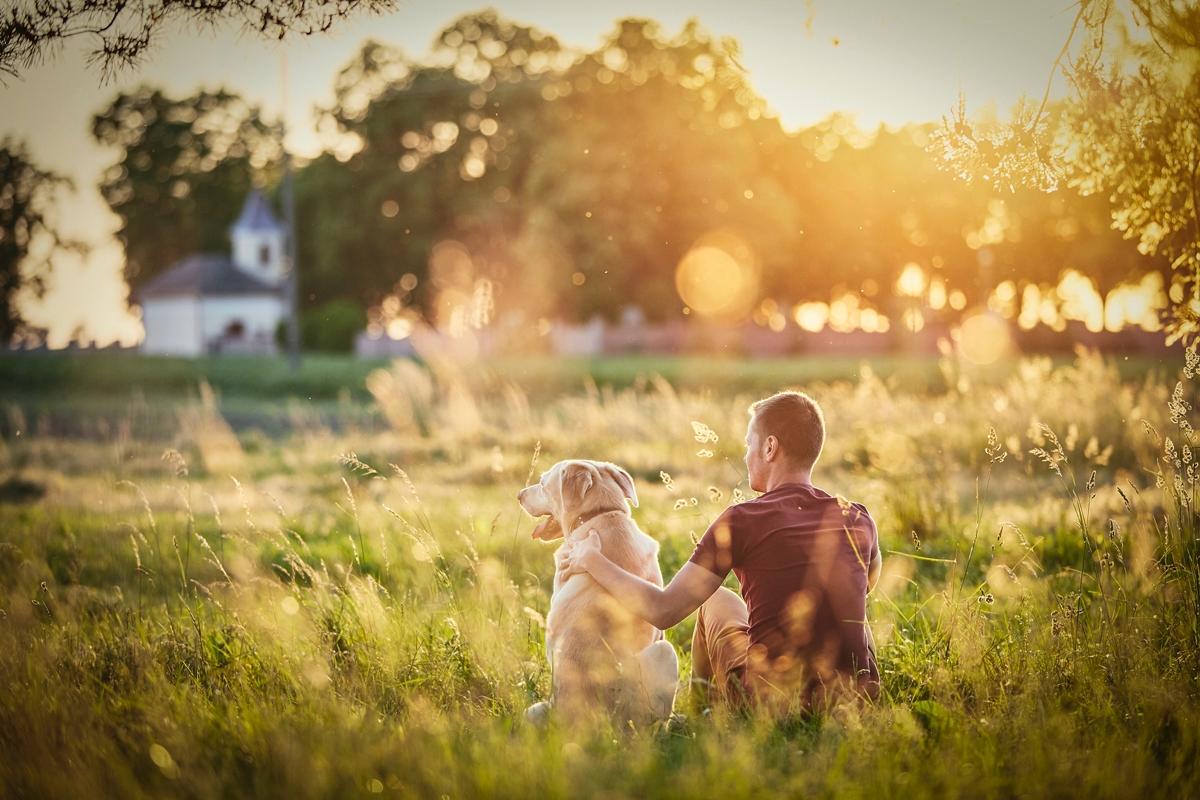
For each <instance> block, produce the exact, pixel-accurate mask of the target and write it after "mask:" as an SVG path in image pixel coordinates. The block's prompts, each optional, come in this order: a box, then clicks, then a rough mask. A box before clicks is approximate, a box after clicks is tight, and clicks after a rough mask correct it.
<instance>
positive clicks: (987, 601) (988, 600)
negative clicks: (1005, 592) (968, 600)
mask: <svg viewBox="0 0 1200 800" xmlns="http://www.w3.org/2000/svg"><path fill="white" fill-rule="evenodd" d="M975 599H976V600H978V601H979V602H980V603H983V604H984V605H989V606H990V605H991V604H992V603H995V602H996V598H995V597H993V596H992V593H991V592H988V593H987V594H981V595H979V597H977V598H975Z"/></svg>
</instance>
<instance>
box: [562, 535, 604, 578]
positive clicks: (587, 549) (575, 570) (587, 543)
mask: <svg viewBox="0 0 1200 800" xmlns="http://www.w3.org/2000/svg"><path fill="white" fill-rule="evenodd" d="M599 553H600V534H599V533H597V532H596V530H595V528H592V529H590V530H589V531H588V535H587V538H586V539H580V540H579V541H577V542H573V543H572V544H570V545H568V546H567V548H566V550H565V551H564V552H563V559H562V564H561V570H562V576H563V580H566V579H567V578H569V577H571V576H572V575H582V574H583V573H585V572H587V571H588V568H587V564H588V561H589V559H591V558H592V557H594V556H595V555H598V554H599Z"/></svg>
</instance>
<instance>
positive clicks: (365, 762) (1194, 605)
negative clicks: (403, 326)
mask: <svg viewBox="0 0 1200 800" xmlns="http://www.w3.org/2000/svg"><path fill="white" fill-rule="evenodd" d="M1179 366H1180V367H1181V368H1182V369H1181V374H1180V375H1179V381H1178V382H1176V381H1175V380H1171V381H1164V380H1162V379H1161V378H1158V377H1154V376H1151V377H1142V378H1138V379H1123V378H1122V377H1121V376H1120V374H1119V373H1118V371H1117V369H1116V365H1115V364H1113V363H1112V362H1107V361H1105V360H1103V359H1101V358H1099V357H1098V356H1095V355H1088V354H1080V356H1079V357H1078V358H1077V359H1076V360H1075V361H1074V362H1073V363H1071V364H1069V365H1065V366H1055V365H1053V364H1052V363H1051V362H1049V361H1045V360H1038V359H1031V360H1027V361H1025V362H1023V363H1022V364H1021V365H1020V367H1019V369H1017V370H1016V371H1015V372H1014V373H1013V374H1012V375H1011V376H1009V377H1007V378H1005V379H1002V380H999V381H997V380H994V379H989V380H984V381H981V380H979V377H980V376H978V375H976V374H973V373H972V372H971V371H970V370H968V369H966V368H963V367H962V366H961V365H959V364H956V363H954V362H951V361H946V362H944V363H943V365H942V367H943V371H944V378H945V380H944V385H945V386H946V387H948V388H947V389H945V390H942V389H939V390H936V391H911V390H908V389H905V388H901V387H899V386H897V385H896V384H894V383H891V382H889V381H888V380H884V379H880V378H877V377H875V376H874V375H873V374H872V373H871V372H870V371H866V372H865V374H863V375H862V377H861V378H860V379H859V380H856V381H853V382H851V381H842V380H839V381H833V382H809V383H806V384H805V386H804V388H805V389H806V390H808V391H810V392H811V393H812V394H814V396H816V397H817V398H818V400H819V401H820V402H821V403H822V405H823V406H824V408H825V411H826V416H827V420H828V424H829V431H830V437H829V442H828V444H827V449H826V453H825V455H824V456H823V458H822V462H821V464H820V465H819V468H818V472H817V474H816V476H815V477H816V480H817V482H818V483H819V484H820V485H822V486H824V487H825V488H827V489H829V490H830V491H835V492H839V493H841V494H843V495H846V496H848V497H851V498H854V499H856V500H861V501H862V502H863V503H865V504H866V506H867V507H868V508H869V509H870V510H871V512H872V514H873V516H874V517H875V518H876V520H877V521H878V524H879V527H880V531H881V535H882V539H883V549H884V553H885V570H884V575H883V578H882V579H881V583H880V586H879V588H878V589H877V590H876V592H875V593H874V595H873V596H872V598H871V602H870V618H871V623H872V628H873V632H874V636H875V640H876V642H877V645H878V647H879V650H880V662H881V668H882V673H883V681H884V697H883V699H882V700H881V701H880V702H879V703H878V704H876V705H875V706H872V707H868V708H864V709H848V708H847V709H840V710H838V711H837V712H836V713H834V714H831V715H829V716H825V717H820V718H799V717H797V718H785V719H767V718H759V717H753V716H751V717H745V716H737V715H729V714H727V713H725V712H724V711H722V710H721V709H719V708H718V709H715V710H714V711H713V713H711V714H703V713H701V709H699V708H697V707H696V705H695V704H694V702H693V699H692V698H691V696H690V693H689V692H688V690H687V688H686V687H687V685H688V684H687V678H688V673H689V671H690V656H689V642H690V626H691V621H690V620H689V621H685V622H684V623H683V624H681V625H680V626H678V627H677V628H676V629H674V630H672V631H671V632H669V637H670V639H671V641H672V642H673V643H674V644H675V645H676V647H677V649H679V651H680V652H681V654H682V656H683V672H684V675H683V679H684V684H683V686H684V690H683V691H682V692H681V696H680V700H679V702H678V706H677V707H678V709H679V710H680V712H681V714H680V716H679V717H678V718H677V719H675V720H674V721H673V722H672V723H671V724H670V725H666V726H658V727H655V728H651V729H644V730H630V729H624V728H611V727H609V728H603V729H595V730H586V731H579V730H572V729H561V728H552V729H551V730H549V731H544V732H540V731H534V730H530V729H529V728H528V727H527V726H525V725H524V724H523V723H522V722H521V720H522V711H523V709H524V708H525V706H526V705H528V704H529V703H530V702H532V701H533V700H536V699H541V698H544V697H545V696H546V694H547V692H548V689H549V668H548V666H547V664H546V661H545V656H544V652H543V637H544V630H543V626H544V619H545V614H546V611H547V607H548V602H549V587H550V582H551V577H552V564H551V559H550V549H549V548H547V547H545V546H544V545H542V544H540V543H536V542H533V541H530V539H529V535H528V534H529V532H530V530H531V528H532V525H533V522H532V520H528V519H526V518H525V517H524V516H523V514H522V513H521V512H520V510H519V508H518V507H517V505H516V502H515V497H514V496H515V492H516V490H517V489H518V488H520V486H522V485H524V483H525V482H526V481H527V479H528V476H529V474H530V473H531V472H534V471H536V470H537V469H540V468H543V467H545V466H546V465H548V464H550V463H553V462H554V461H556V460H558V459H560V458H566V457H596V458H605V459H609V460H613V461H616V462H618V463H621V464H622V465H624V466H626V467H627V468H629V469H630V471H631V472H632V473H633V474H634V475H635V478H636V479H637V482H638V491H639V495H640V496H641V499H642V505H641V507H640V509H638V510H637V512H636V516H637V519H638V521H639V524H640V525H641V527H642V528H643V529H644V530H646V531H648V532H649V533H650V534H651V535H653V536H655V537H656V538H658V539H659V540H660V541H661V543H662V555H661V558H662V561H663V568H664V572H665V573H667V574H671V573H673V572H674V570H676V569H677V568H678V567H679V566H680V565H681V564H682V562H683V561H684V560H685V559H686V558H687V556H688V555H689V554H690V550H691V546H692V545H691V542H692V537H694V536H698V535H699V534H700V533H702V532H703V530H704V527H705V526H706V525H707V523H708V522H709V521H710V520H711V519H712V518H713V517H715V516H716V514H717V513H718V512H719V511H720V509H721V508H722V507H723V506H724V505H725V504H726V503H728V502H730V501H731V499H734V498H736V497H737V496H738V495H739V494H749V492H748V489H747V487H746V486H745V483H744V481H743V478H744V476H743V468H742V465H741V453H742V434H743V433H744V430H745V420H746V415H745V408H746V406H747V404H748V403H749V401H750V400H752V399H754V395H753V394H751V393H749V392H738V391H730V392H722V391H720V390H719V387H713V388H710V389H709V390H705V391H694V390H683V389H679V388H678V387H676V386H675V385H673V384H672V383H670V382H668V381H666V380H662V379H653V378H652V379H648V380H644V381H636V382H634V383H633V384H631V385H629V386H627V387H624V388H611V387H603V386H597V385H596V384H595V383H588V384H586V385H585V386H584V388H583V390H582V391H579V392H572V393H568V394H564V395H561V396H555V397H551V398H549V399H544V400H538V399H531V398H530V396H529V395H528V394H527V393H526V392H525V391H524V389H523V387H522V386H521V385H519V382H516V381H511V380H507V381H506V380H503V379H502V378H500V377H497V376H496V375H494V374H493V375H491V376H488V375H482V374H480V373H479V372H478V371H467V370H463V369H461V368H457V367H455V366H454V365H453V364H449V363H444V364H438V363H434V364H431V365H429V367H427V368H416V367H414V366H413V365H411V364H400V365H397V366H395V367H394V368H390V369H388V370H387V371H384V372H380V373H377V374H375V375H373V376H371V377H370V378H369V379H368V381H367V385H368V387H369V390H370V391H371V392H372V393H373V394H374V395H375V398H376V402H377V403H378V405H379V410H380V414H381V415H383V417H384V418H385V419H387V420H388V424H389V428H388V429H387V430H386V431H385V432H383V433H379V432H378V431H356V430H353V429H351V430H339V431H334V430H330V429H328V428H325V427H323V426H321V425H320V424H319V423H313V422H311V421H310V422H308V423H306V424H305V425H302V426H299V427H297V428H296V429H295V431H294V432H293V433H292V434H291V435H290V436H287V437H282V438H276V439H267V438H263V437H258V436H250V435H246V434H242V435H238V434H235V433H234V432H233V431H231V430H230V429H229V428H228V426H227V425H226V424H225V422H224V420H223V419H222V418H221V414H220V410H219V408H218V407H217V405H216V402H215V400H214V399H213V398H211V397H210V398H203V397H202V398H201V399H200V400H199V401H197V403H196V404H195V405H194V406H192V407H189V408H186V409H184V410H183V411H182V412H181V414H180V417H179V424H178V426H177V433H176V434H175V435H174V436H172V437H170V438H168V439H161V438H151V439H139V438H136V437H132V436H130V435H129V433H128V429H126V430H125V432H124V433H116V434H114V436H112V437H107V438H106V437H97V438H96V439H93V440H90V441H80V440H78V439H71V440H64V439H58V438H56V437H53V436H38V435H36V434H34V435H25V436H22V437H19V438H18V437H9V438H7V439H5V440H3V443H2V450H0V465H2V470H3V471H2V473H0V474H2V475H4V476H5V478H4V479H5V481H6V482H5V484H4V485H5V486H9V485H10V484H9V481H12V480H16V479H17V478H19V480H20V481H23V482H24V483H25V484H30V485H35V486H38V487H40V489H41V492H42V493H41V495H40V496H37V493H36V492H35V493H32V494H30V493H17V492H15V491H14V493H12V494H5V495H4V499H3V500H0V687H2V688H0V796H46V795H70V796H110V795H120V796H142V795H146V796H162V795H187V796H243V795H270V796H298V797H310V796H311V797H318V796H321V797H324V796H342V795H345V796H357V795H360V794H372V793H383V794H399V795H405V796H442V795H448V796H454V797H457V796H467V797H470V796H492V795H496V796H515V797H516V796H519V797H528V796H578V795H613V796H617V795H620V796H626V795H629V796H639V797H659V796H663V797H666V796H671V797H674V796H680V795H689V796H690V795H694V796H722V797H730V796H750V795H761V794H764V793H767V792H770V793H779V794H788V795H799V794H805V795H839V796H863V797H866V796H872V797H873V796H903V797H923V796H930V797H933V796H947V795H967V794H970V795H972V796H984V797H1011V796H1014V795H1020V796H1031V797H1041V796H1045V797H1062V796H1077V795H1095V796H1145V795H1161V796H1171V797H1180V796H1195V795H1196V794H1197V790H1198V784H1200V776H1198V774H1197V768H1196V766H1195V763H1196V760H1197V757H1198V756H1200V713H1198V708H1197V693H1198V689H1200V563H1198V558H1200V542H1198V538H1197V537H1198V535H1200V534H1198V530H1197V522H1196V513H1195V486H1196V482H1197V477H1198V476H1197V469H1200V468H1198V467H1197V466H1196V460H1197V458H1198V457H1200V455H1198V454H1197V453H1195V452H1193V448H1194V447H1195V446H1196V441H1195V432H1194V430H1193V428H1192V427H1191V426H1192V425H1193V424H1194V414H1193V409H1192V406H1191V404H1192V403H1193V399H1192V398H1194V396H1195V384H1194V379H1195V377H1196V375H1195V373H1196V367H1197V362H1196V360H1195V358H1194V357H1193V356H1189V357H1188V361H1187V362H1186V363H1185V364H1181V365H1179ZM778 382H779V384H780V385H787V384H788V383H789V376H788V375H786V374H782V375H780V376H779V381H778ZM693 422H698V423H701V425H700V426H693V425H692V423H693ZM714 437H715V441H714ZM531 462H533V463H532V464H531ZM14 476H15V477H14ZM13 485H16V484H13Z"/></svg>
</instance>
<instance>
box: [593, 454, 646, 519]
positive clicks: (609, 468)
mask: <svg viewBox="0 0 1200 800" xmlns="http://www.w3.org/2000/svg"><path fill="white" fill-rule="evenodd" d="M596 466H598V467H599V468H600V469H601V470H603V471H604V472H606V473H608V474H609V475H611V476H612V479H613V480H614V481H616V482H617V485H618V486H620V487H621V493H622V494H623V495H625V497H626V499H628V500H629V502H630V503H632V504H633V507H634V508H637V504H638V496H637V489H635V488H634V486H633V476H632V475H630V474H629V473H628V472H626V471H625V470H623V469H621V468H620V467H618V466H617V465H616V464H610V463H608V462H607V461H604V462H601V463H600V464H597V465H596Z"/></svg>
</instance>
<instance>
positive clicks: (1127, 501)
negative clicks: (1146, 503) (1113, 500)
mask: <svg viewBox="0 0 1200 800" xmlns="http://www.w3.org/2000/svg"><path fill="white" fill-rule="evenodd" d="M1117 494H1119V495H1121V500H1122V501H1123V502H1124V503H1125V510H1126V511H1128V512H1129V513H1131V514H1132V513H1133V503H1132V502H1131V501H1130V499H1129V495H1127V494H1125V490H1124V489H1122V488H1121V487H1120V486H1118V487H1117Z"/></svg>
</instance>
